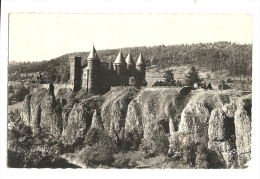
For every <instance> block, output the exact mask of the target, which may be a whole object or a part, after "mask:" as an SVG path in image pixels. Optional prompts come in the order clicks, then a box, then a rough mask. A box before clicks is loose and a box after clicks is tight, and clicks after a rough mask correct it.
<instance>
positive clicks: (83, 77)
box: [30, 46, 146, 94]
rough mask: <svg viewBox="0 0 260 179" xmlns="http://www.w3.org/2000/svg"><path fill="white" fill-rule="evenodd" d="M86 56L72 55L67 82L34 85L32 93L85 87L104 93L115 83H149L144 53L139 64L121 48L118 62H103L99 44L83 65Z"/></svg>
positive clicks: (92, 91)
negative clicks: (146, 76)
mask: <svg viewBox="0 0 260 179" xmlns="http://www.w3.org/2000/svg"><path fill="white" fill-rule="evenodd" d="M81 60H82V57H78V56H76V57H70V58H69V63H70V79H69V81H68V82H67V84H53V85H52V84H32V85H30V87H31V89H30V93H32V92H36V91H37V89H39V88H47V89H49V90H51V91H53V92H54V93H55V94H56V93H57V92H58V90H59V89H61V88H71V89H73V90H74V91H79V90H81V89H84V90H86V91H87V92H88V93H93V94H104V93H106V92H108V91H109V90H110V88H111V86H129V85H131V86H142V85H144V84H145V69H146V64H145V60H144V58H143V56H142V54H140V55H139V57H138V60H137V62H136V64H135V62H134V60H133V57H132V55H131V53H130V52H129V54H128V55H127V57H126V58H124V56H123V54H122V52H121V51H120V52H119V54H118V56H117V58H116V59H115V61H114V62H112V61H110V62H101V61H100V59H99V57H98V54H97V52H96V49H95V47H94V46H93V49H92V51H91V52H90V53H89V56H88V58H87V63H86V64H83V65H81Z"/></svg>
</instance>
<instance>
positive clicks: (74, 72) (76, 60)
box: [69, 56, 82, 91]
mask: <svg viewBox="0 0 260 179" xmlns="http://www.w3.org/2000/svg"><path fill="white" fill-rule="evenodd" d="M81 59H82V57H78V56H76V57H70V58H69V60H70V83H71V85H72V86H73V90H75V91H78V90H80V88H81Z"/></svg>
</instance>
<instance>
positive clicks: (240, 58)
mask: <svg viewBox="0 0 260 179" xmlns="http://www.w3.org/2000/svg"><path fill="white" fill-rule="evenodd" d="M121 51H122V53H123V54H124V55H125V56H126V55H127V54H128V53H129V52H131V54H132V56H133V58H134V61H137V57H138V55H139V53H142V54H143V57H144V58H145V59H146V65H147V67H149V66H152V65H155V66H157V67H156V69H159V70H160V69H164V68H168V67H171V66H180V65H188V64H192V65H196V66H197V67H198V69H199V70H200V69H208V70H211V71H212V72H215V71H219V70H228V71H229V72H230V74H231V75H235V76H239V77H240V76H242V75H244V76H251V74H252V44H236V43H231V42H214V43H199V44H190V45H187V44H180V45H168V46H165V45H158V46H152V47H146V46H142V47H127V48H122V49H121ZM118 52H119V50H118V49H109V50H98V55H99V58H100V60H101V61H114V60H115V58H116V56H117V54H118ZM75 55H77V56H81V57H82V64H85V63H86V61H87V57H88V55H89V52H74V53H68V54H65V55H62V56H60V57H57V58H53V59H50V60H45V61H40V62H19V63H9V66H8V79H9V81H16V80H19V79H21V74H24V73H33V72H38V71H45V72H47V76H46V77H45V78H46V79H45V81H46V82H55V83H65V82H67V81H68V79H69V61H68V59H69V57H70V56H75Z"/></svg>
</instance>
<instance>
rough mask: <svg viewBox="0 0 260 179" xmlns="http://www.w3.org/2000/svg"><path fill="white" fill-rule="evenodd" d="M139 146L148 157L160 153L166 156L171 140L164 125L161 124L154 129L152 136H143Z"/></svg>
mask: <svg viewBox="0 0 260 179" xmlns="http://www.w3.org/2000/svg"><path fill="white" fill-rule="evenodd" d="M139 148H140V150H141V151H142V152H143V154H144V157H146V158H147V157H151V156H158V155H165V156H166V155H167V152H168V150H169V140H168V135H167V134H165V132H164V129H163V127H162V126H161V125H159V126H158V127H157V128H156V129H155V130H153V131H152V133H151V136H150V137H149V138H148V139H146V138H143V139H142V141H141V144H140V146H139Z"/></svg>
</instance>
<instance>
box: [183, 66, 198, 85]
mask: <svg viewBox="0 0 260 179" xmlns="http://www.w3.org/2000/svg"><path fill="white" fill-rule="evenodd" d="M200 82H201V79H200V77H199V72H198V70H197V69H196V68H195V67H194V66H192V67H191V69H190V71H189V72H188V74H187V75H186V76H185V84H186V85H187V86H193V84H194V83H200Z"/></svg>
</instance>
